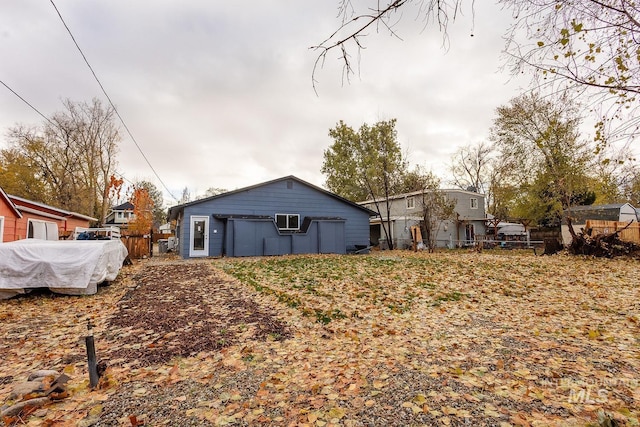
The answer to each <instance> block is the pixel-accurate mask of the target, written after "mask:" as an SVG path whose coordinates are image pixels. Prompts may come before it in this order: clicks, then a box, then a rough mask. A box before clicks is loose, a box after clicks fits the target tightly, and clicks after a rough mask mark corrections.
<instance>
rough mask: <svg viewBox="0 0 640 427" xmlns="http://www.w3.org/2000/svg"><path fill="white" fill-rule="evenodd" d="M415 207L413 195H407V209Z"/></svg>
mask: <svg viewBox="0 0 640 427" xmlns="http://www.w3.org/2000/svg"><path fill="white" fill-rule="evenodd" d="M415 207H416V199H415V197H413V196H411V197H407V209H414V208H415Z"/></svg>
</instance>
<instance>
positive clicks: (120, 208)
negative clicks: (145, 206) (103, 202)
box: [111, 202, 135, 211]
mask: <svg viewBox="0 0 640 427" xmlns="http://www.w3.org/2000/svg"><path fill="white" fill-rule="evenodd" d="M134 209H135V206H133V203H131V202H124V203H123V204H121V205H118V206H114V207H112V208H111V210H112V211H132V210H134Z"/></svg>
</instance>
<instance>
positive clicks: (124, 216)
mask: <svg viewBox="0 0 640 427" xmlns="http://www.w3.org/2000/svg"><path fill="white" fill-rule="evenodd" d="M133 209H134V206H133V204H131V202H125V203H123V204H121V205H118V206H114V207H112V208H111V211H110V212H109V214H108V215H107V218H106V221H105V224H108V225H117V226H119V227H122V228H126V227H127V224H128V223H129V222H131V221H133V218H135V214H134V213H133Z"/></svg>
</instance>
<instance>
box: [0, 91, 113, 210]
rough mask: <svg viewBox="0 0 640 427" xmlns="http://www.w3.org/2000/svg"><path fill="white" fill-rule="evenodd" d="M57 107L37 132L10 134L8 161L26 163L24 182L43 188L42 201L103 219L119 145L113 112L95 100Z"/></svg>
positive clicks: (30, 129)
mask: <svg viewBox="0 0 640 427" xmlns="http://www.w3.org/2000/svg"><path fill="white" fill-rule="evenodd" d="M63 105H64V107H65V110H63V111H60V112H57V113H55V114H53V115H52V116H51V118H49V119H47V120H46V121H45V122H44V123H43V125H42V127H41V128H38V127H35V126H33V127H28V126H22V125H18V126H15V127H14V128H12V129H10V131H9V141H10V144H11V147H10V150H13V152H14V154H19V156H18V157H14V158H20V159H25V160H26V161H27V162H28V163H29V166H30V169H31V172H30V174H31V175H30V176H29V177H25V179H27V178H29V179H32V178H36V179H39V180H40V181H41V182H42V183H43V185H44V187H45V188H46V196H45V197H43V198H44V199H45V200H46V202H49V203H52V204H55V205H56V206H58V207H61V208H65V209H68V210H71V211H76V212H80V213H84V214H86V215H92V216H95V217H97V218H100V219H102V220H103V219H104V217H105V216H106V213H107V207H108V206H107V205H108V198H109V183H110V176H111V175H112V174H113V173H114V171H115V168H116V154H117V150H118V146H117V144H118V142H119V141H120V134H119V132H118V128H117V127H116V125H115V122H114V111H113V109H111V108H104V107H103V105H102V103H101V102H100V101H99V100H98V99H93V100H92V102H91V103H86V102H81V103H75V102H72V101H70V100H65V101H63ZM4 158H5V159H7V158H8V157H6V156H4ZM45 200H41V201H45Z"/></svg>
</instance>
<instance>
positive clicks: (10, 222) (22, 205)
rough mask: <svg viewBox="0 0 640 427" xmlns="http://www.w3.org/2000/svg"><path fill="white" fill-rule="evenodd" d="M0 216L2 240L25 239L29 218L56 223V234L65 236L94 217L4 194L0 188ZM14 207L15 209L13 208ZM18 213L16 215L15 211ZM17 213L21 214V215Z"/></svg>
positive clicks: (86, 224)
mask: <svg viewBox="0 0 640 427" xmlns="http://www.w3.org/2000/svg"><path fill="white" fill-rule="evenodd" d="M0 195H1V196H2V197H0V200H1V201H0V217H4V220H3V227H4V230H3V233H2V241H3V242H12V241H15V240H20V239H26V238H27V233H28V226H29V220H38V221H44V222H47V223H53V224H55V225H56V229H57V233H58V236H61V237H66V236H68V235H70V234H72V233H73V230H75V227H88V226H89V221H90V220H95V218H90V217H86V216H84V215H81V214H78V213H75V212H69V211H65V210H62V209H58V208H55V207H53V206H48V205H44V204H42V203H38V202H34V201H31V200H26V199H23V198H21V197H16V196H11V195H6V193H4V192H3V191H1V189H0ZM14 209H15V210H14ZM17 212H19V213H18V215H16V213H17ZM19 215H22V216H21V217H20V216H19Z"/></svg>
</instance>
